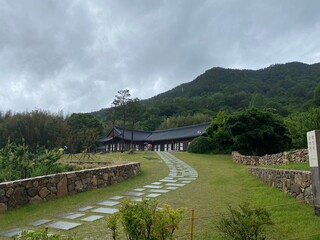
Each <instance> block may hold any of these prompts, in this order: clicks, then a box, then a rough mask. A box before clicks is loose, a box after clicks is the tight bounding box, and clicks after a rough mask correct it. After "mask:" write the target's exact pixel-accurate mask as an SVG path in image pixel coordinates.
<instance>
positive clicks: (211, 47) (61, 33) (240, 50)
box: [0, 0, 320, 114]
mask: <svg viewBox="0 0 320 240" xmlns="http://www.w3.org/2000/svg"><path fill="white" fill-rule="evenodd" d="M319 9H320V1H319V0H281V1H279V0H207V1H206V0H163V1H161V0H136V1H135V0H90V1H88V0H27V1H24V0H20V1H19V0H0V111H7V110H9V109H11V110H12V111H14V112H23V111H32V110H35V109H41V110H48V111H50V112H53V113H57V112H58V111H61V110H62V111H63V112H64V113H65V114H68V113H72V112H92V111H97V110H99V109H101V108H106V107H110V105H111V103H112V101H113V99H114V97H115V95H116V94H117V91H118V90H121V89H129V90H130V92H131V94H132V97H138V98H140V99H146V98H149V97H152V96H155V95H157V94H159V93H161V92H164V91H167V90H170V89H172V88H173V87H175V86H177V85H179V84H181V83H185V82H189V81H192V80H193V79H195V78H196V77H197V76H198V75H200V74H202V73H203V72H205V71H206V70H208V69H210V68H212V67H225V68H238V69H244V68H245V69H259V68H263V67H267V66H269V65H271V64H275V63H286V62H291V61H301V62H305V63H309V64H311V63H316V62H320V14H319Z"/></svg>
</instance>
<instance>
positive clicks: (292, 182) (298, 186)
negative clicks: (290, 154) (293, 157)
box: [248, 167, 313, 205]
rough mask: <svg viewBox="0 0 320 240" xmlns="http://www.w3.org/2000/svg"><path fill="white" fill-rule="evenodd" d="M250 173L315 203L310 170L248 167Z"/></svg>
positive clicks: (311, 203)
mask: <svg viewBox="0 0 320 240" xmlns="http://www.w3.org/2000/svg"><path fill="white" fill-rule="evenodd" d="M248 170H249V172H250V173H252V174H253V175H254V176H256V177H258V178H260V179H262V181H263V182H265V183H266V184H268V185H270V186H272V187H276V188H279V189H280V190H281V191H283V192H285V193H287V194H289V195H291V196H293V197H295V198H296V199H298V200H299V201H303V202H305V203H307V204H310V205H313V194H312V184H311V173H310V172H309V171H298V170H285V169H272V168H260V167H248Z"/></svg>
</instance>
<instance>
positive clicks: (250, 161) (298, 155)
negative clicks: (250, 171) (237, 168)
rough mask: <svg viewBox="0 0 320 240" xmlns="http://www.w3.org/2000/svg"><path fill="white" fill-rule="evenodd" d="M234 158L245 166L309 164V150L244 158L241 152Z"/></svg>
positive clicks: (236, 153) (233, 156)
mask: <svg viewBox="0 0 320 240" xmlns="http://www.w3.org/2000/svg"><path fill="white" fill-rule="evenodd" d="M232 158H233V160H235V161H236V162H238V163H241V164H245V165H252V166H257V165H285V164H288V163H289V162H308V161H309V155H308V149H299V150H295V151H290V152H283V153H277V154H271V155H265V156H262V157H258V156H244V155H241V154H240V153H239V152H232Z"/></svg>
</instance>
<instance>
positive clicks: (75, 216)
mask: <svg viewBox="0 0 320 240" xmlns="http://www.w3.org/2000/svg"><path fill="white" fill-rule="evenodd" d="M84 215H85V214H83V213H74V214H70V215H68V216H65V217H64V218H68V219H76V218H79V217H82V216H84Z"/></svg>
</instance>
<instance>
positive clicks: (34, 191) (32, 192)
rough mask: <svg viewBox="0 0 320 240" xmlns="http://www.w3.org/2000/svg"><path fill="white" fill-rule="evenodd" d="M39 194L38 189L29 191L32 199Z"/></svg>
mask: <svg viewBox="0 0 320 240" xmlns="http://www.w3.org/2000/svg"><path fill="white" fill-rule="evenodd" d="M37 194H38V189H37V188H35V187H33V188H30V189H28V195H29V196H30V197H34V196H35V195H37Z"/></svg>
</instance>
